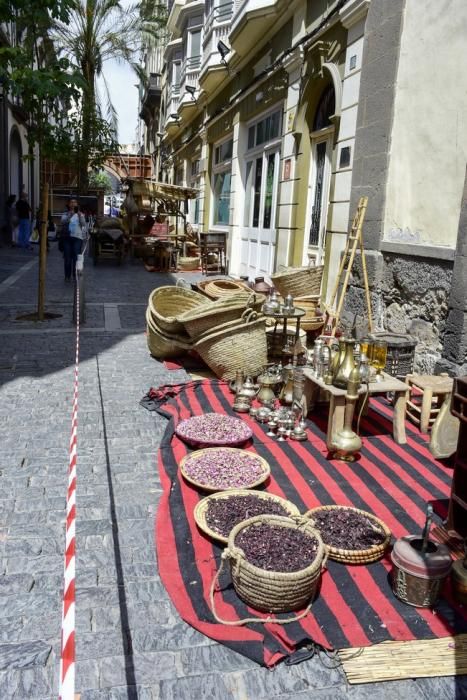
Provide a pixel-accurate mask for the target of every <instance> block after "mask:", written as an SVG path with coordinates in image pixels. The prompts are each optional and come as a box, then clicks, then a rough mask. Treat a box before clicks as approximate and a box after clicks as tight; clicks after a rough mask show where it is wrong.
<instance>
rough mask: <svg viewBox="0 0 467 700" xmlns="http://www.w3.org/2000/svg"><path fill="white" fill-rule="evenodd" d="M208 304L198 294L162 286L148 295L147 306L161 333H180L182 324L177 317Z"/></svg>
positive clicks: (179, 288)
mask: <svg viewBox="0 0 467 700" xmlns="http://www.w3.org/2000/svg"><path fill="white" fill-rule="evenodd" d="M205 304H209V300H208V299H206V297H205V296H203V295H202V294H200V293H199V292H193V291H192V290H191V289H184V288H183V287H176V286H175V285H173V286H164V287H157V288H156V289H154V290H153V291H152V292H151V294H150V295H149V300H148V306H149V309H150V311H151V315H152V317H153V319H154V321H156V323H157V325H158V326H159V327H160V329H161V330H162V331H165V332H168V333H181V332H182V331H184V328H183V324H182V323H180V321H179V320H178V316H180V315H181V314H183V313H185V312H186V311H191V310H193V309H196V308H199V307H200V306H204V305H205Z"/></svg>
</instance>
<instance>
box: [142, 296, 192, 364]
mask: <svg viewBox="0 0 467 700" xmlns="http://www.w3.org/2000/svg"><path fill="white" fill-rule="evenodd" d="M146 330H147V337H146V339H147V343H148V348H149V352H150V353H151V355H152V356H153V357H157V359H158V360H165V359H168V358H170V357H179V356H180V355H183V354H185V353H186V352H187V351H188V350H191V342H190V339H189V338H188V337H186V336H180V335H169V334H166V333H164V332H163V331H162V330H161V329H160V328H159V327H158V325H157V324H156V322H155V321H154V319H153V318H152V315H151V311H150V309H149V307H148V308H147V309H146Z"/></svg>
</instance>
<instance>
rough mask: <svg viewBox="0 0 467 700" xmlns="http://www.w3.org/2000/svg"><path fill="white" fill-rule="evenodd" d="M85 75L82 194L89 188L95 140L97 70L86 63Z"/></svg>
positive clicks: (79, 186)
mask: <svg viewBox="0 0 467 700" xmlns="http://www.w3.org/2000/svg"><path fill="white" fill-rule="evenodd" d="M82 68H83V75H84V78H85V81H86V87H85V88H84V90H83V129H82V149H81V158H80V164H79V171H78V191H79V193H80V194H83V193H86V192H87V190H88V182H89V177H88V165H89V154H90V151H91V148H92V144H93V142H94V138H95V134H94V121H95V120H94V116H95V111H96V93H95V71H94V69H93V68H92V66H90V65H84V66H82Z"/></svg>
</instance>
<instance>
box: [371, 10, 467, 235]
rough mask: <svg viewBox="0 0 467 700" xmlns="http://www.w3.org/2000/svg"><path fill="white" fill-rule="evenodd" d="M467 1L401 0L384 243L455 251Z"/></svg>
mask: <svg viewBox="0 0 467 700" xmlns="http://www.w3.org/2000/svg"><path fill="white" fill-rule="evenodd" d="M466 38H467V2H466V1H465V0H423V2H422V0H407V2H406V8H405V16H404V21H403V30H402V38H401V53H400V61H399V67H398V75H397V84H396V96H395V105H394V124H393V131H392V140H391V150H390V161H389V171H388V181H387V191H386V195H387V197H386V212H385V227H384V234H385V235H384V237H385V240H392V241H402V242H404V241H406V242H411V243H420V244H426V245H442V246H449V247H455V245H456V237H457V226H458V222H459V213H460V201H461V195H462V188H463V183H464V175H465V164H466V160H467V73H466V47H467V44H466Z"/></svg>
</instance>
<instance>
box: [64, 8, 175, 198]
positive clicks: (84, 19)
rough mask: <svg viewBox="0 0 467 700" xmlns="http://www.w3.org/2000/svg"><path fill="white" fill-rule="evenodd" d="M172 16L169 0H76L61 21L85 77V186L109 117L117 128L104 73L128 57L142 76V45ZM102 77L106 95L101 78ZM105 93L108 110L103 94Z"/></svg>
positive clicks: (66, 47)
mask: <svg viewBox="0 0 467 700" xmlns="http://www.w3.org/2000/svg"><path fill="white" fill-rule="evenodd" d="M165 19H166V5H165V4H164V0H140V1H138V2H134V3H133V4H131V5H129V6H127V7H123V6H122V4H121V2H120V0H74V2H73V5H72V9H71V12H70V17H69V21H68V23H67V24H64V23H63V22H56V23H55V28H54V40H55V43H56V45H58V46H59V47H60V49H61V50H62V51H63V53H64V54H65V55H66V56H67V58H68V59H69V60H70V62H71V63H72V64H73V66H74V67H75V69H76V70H78V71H79V72H80V74H81V76H82V79H83V88H82V91H81V105H80V114H81V139H80V141H81V150H82V155H83V158H82V159H81V161H82V165H81V167H80V171H81V172H80V173H79V183H80V186H81V188H86V186H87V171H88V163H89V155H90V153H91V151H92V147H93V143H94V142H95V140H96V138H97V137H98V133H97V132H98V127H97V124H98V122H99V119H102V118H103V117H104V118H105V119H106V120H107V121H108V123H109V124H110V126H111V128H112V131H113V133H114V134H115V135H116V134H117V127H118V123H117V114H116V111H115V109H114V107H113V105H112V101H111V98H110V93H109V89H108V85H107V82H106V79H105V74H104V65H105V63H106V62H107V61H109V60H116V61H119V62H123V63H128V64H129V65H130V66H131V67H132V68H133V69H134V71H135V73H136V74H137V76H138V77H139V79H140V80H141V81H143V82H144V80H145V74H144V71H143V70H142V67H141V65H140V63H139V59H140V53H141V49H142V47H143V46H144V45H147V44H148V43H152V42H157V41H158V38H159V34H160V31H161V27H162V26H163V25H164V23H165ZM99 78H100V79H102V83H103V85H104V96H102V95H100V94H99V90H98V86H97V81H98V79H99ZM102 97H104V99H105V116H104V110H103V99H102Z"/></svg>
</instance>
